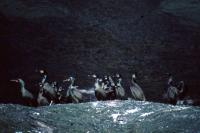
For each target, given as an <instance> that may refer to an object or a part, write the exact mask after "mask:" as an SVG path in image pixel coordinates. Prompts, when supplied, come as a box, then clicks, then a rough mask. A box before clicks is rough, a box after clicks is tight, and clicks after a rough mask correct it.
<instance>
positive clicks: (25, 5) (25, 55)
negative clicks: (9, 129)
mask: <svg viewBox="0 0 200 133" xmlns="http://www.w3.org/2000/svg"><path fill="white" fill-rule="evenodd" d="M188 1H190V2H188ZM188 1H184V0H183V2H182V3H183V4H182V3H180V2H179V1H174V2H173V1H170V0H154V2H152V1H151V0H143V1H141V0H118V1H114V0H104V1H97V0H88V1H87V2H83V1H81V0H78V1H73V0H69V1H64V0H63V1H62V0H61V1H59V2H58V1H55V0H47V1H45V2H35V1H33V0H18V1H15V0H6V1H5V0H1V1H0V20H1V24H0V27H1V32H0V34H1V36H0V40H1V46H0V47H1V48H0V50H1V51H0V54H1V57H0V58H1V66H0V67H1V68H0V69H1V74H2V75H3V76H1V80H2V81H4V83H3V84H2V87H1V92H2V93H3V94H4V93H5V94H8V93H10V94H9V95H10V98H11V97H16V96H15V94H11V92H13V90H14V89H13V88H12V87H11V86H10V85H9V86H8V84H10V83H9V82H8V80H9V79H11V78H15V77H21V78H23V79H25V81H26V82H27V88H29V89H30V90H31V89H32V91H33V92H34V91H36V90H35V88H34V86H33V85H34V82H33V81H34V79H36V76H35V74H34V71H35V69H38V68H45V69H46V70H47V71H48V73H49V74H50V75H49V76H50V79H51V80H60V79H63V78H64V77H65V76H69V75H75V76H76V77H77V80H78V81H77V82H78V84H79V85H80V87H84V86H91V85H92V84H91V82H92V81H91V80H89V79H88V78H87V75H88V74H92V73H98V74H101V75H103V74H113V73H116V72H118V73H121V74H122V75H123V82H124V85H125V87H126V88H127V91H128V87H129V82H130V76H131V73H133V72H137V73H138V76H139V77H138V78H139V79H138V80H139V83H140V84H141V86H142V87H143V89H144V92H145V94H146V96H147V99H149V100H154V101H159V100H160V99H161V97H162V96H161V95H162V93H163V89H164V86H165V82H166V75H165V73H167V72H171V73H173V74H174V75H175V76H176V77H177V79H178V80H185V81H186V84H187V85H188V86H189V92H190V93H191V94H192V95H193V96H195V94H197V95H198V93H199V92H200V90H198V88H199V87H200V84H199V83H200V82H199V79H200V78H199V77H200V76H199V73H200V69H199V68H200V61H199V57H200V52H199V51H200V49H199V43H200V39H199V37H200V26H199V20H198V19H199V18H200V17H198V15H199V14H198V11H199V8H198V7H197V6H195V7H196V8H195V9H192V10H190V9H191V8H186V7H190V6H192V4H194V3H196V4H197V5H199V3H200V2H198V1H197V0H196V1H195V0H188ZM184 3H186V4H184ZM181 7H182V8H181ZM186 9H187V10H186ZM190 14H191V15H190ZM193 14H194V15H193ZM9 88H10V89H9ZM11 88H12V89H11ZM2 96H3V95H2ZM4 96H5V95H4ZM2 98H3V99H4V98H5V97H2Z"/></svg>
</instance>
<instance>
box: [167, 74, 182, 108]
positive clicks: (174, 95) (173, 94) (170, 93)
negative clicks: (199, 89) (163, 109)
mask: <svg viewBox="0 0 200 133" xmlns="http://www.w3.org/2000/svg"><path fill="white" fill-rule="evenodd" d="M173 82H174V81H173V76H172V75H171V74H169V78H168V81H167V86H168V87H167V93H166V96H167V100H168V102H169V103H170V104H173V105H176V102H177V99H178V94H179V91H178V89H177V87H176V86H174V85H173Z"/></svg>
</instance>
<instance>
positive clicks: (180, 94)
mask: <svg viewBox="0 0 200 133" xmlns="http://www.w3.org/2000/svg"><path fill="white" fill-rule="evenodd" d="M186 92H187V87H186V86H185V83H184V81H179V82H178V83H175V81H174V77H173V76H172V74H169V78H168V80H167V87H166V88H165V93H164V99H166V102H167V103H169V104H172V105H200V100H198V99H191V98H190V97H188V96H186Z"/></svg>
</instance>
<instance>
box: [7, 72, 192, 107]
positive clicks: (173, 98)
mask: <svg viewBox="0 0 200 133" xmlns="http://www.w3.org/2000/svg"><path fill="white" fill-rule="evenodd" d="M39 73H40V74H41V76H42V79H41V81H40V82H39V91H38V94H37V96H34V95H33V94H32V93H31V92H29V91H28V90H27V89H26V87H25V82H24V81H23V80H22V79H20V78H19V79H17V80H10V81H13V82H17V83H19V85H20V92H21V96H22V98H23V99H24V101H26V103H28V104H27V105H30V106H32V105H33V104H32V103H34V102H33V101H35V103H36V104H37V106H45V105H52V104H57V103H80V102H83V101H85V100H84V97H85V95H86V94H87V95H93V96H94V97H95V98H96V100H99V101H104V100H115V99H118V100H127V99H129V100H130V99H133V100H138V101H146V97H145V95H144V92H143V90H142V88H141V87H140V85H139V84H138V83H137V78H136V74H132V77H131V85H130V87H129V89H130V95H129V96H128V95H127V93H126V91H125V89H124V87H123V85H122V76H121V75H120V74H115V75H114V76H108V75H105V76H102V77H100V76H97V75H96V74H93V75H88V76H89V77H90V78H92V79H94V87H93V89H92V90H84V89H79V87H78V86H76V85H75V78H74V77H69V78H67V79H64V80H63V81H62V82H63V83H68V85H67V86H65V87H61V86H58V84H57V82H55V81H54V82H52V83H49V82H48V81H47V73H46V72H45V71H44V70H40V71H39ZM126 90H127V89H126ZM165 90H166V91H165V94H164V98H165V99H166V101H167V103H170V104H173V105H176V104H188V105H194V104H195V103H194V100H190V99H186V98H185V99H184V97H183V93H184V92H185V91H186V87H185V84H184V81H180V82H178V83H176V84H175V83H174V79H173V76H172V75H171V74H169V78H168V80H167V87H166V88H165Z"/></svg>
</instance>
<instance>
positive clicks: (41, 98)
mask: <svg viewBox="0 0 200 133" xmlns="http://www.w3.org/2000/svg"><path fill="white" fill-rule="evenodd" d="M43 93H44V90H43V89H40V91H39V93H38V97H37V103H38V106H46V105H49V101H48V100H47V98H46V97H44V96H43Z"/></svg>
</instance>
